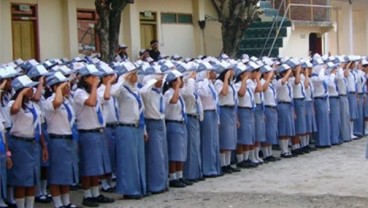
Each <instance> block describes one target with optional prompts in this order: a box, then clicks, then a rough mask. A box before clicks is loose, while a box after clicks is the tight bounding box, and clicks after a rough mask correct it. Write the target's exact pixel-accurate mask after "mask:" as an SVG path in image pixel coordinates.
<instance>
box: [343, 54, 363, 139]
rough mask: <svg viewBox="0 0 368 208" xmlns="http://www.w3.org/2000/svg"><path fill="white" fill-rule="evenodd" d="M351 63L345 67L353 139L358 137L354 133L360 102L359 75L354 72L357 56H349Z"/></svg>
mask: <svg viewBox="0 0 368 208" xmlns="http://www.w3.org/2000/svg"><path fill="white" fill-rule="evenodd" d="M347 59H348V61H349V63H348V64H347V65H346V67H345V72H344V75H345V77H346V78H347V86H348V100H349V112H350V135H351V139H356V138H357V137H356V136H355V135H354V121H355V120H356V119H358V116H359V115H358V110H357V109H358V103H357V77H356V74H355V72H354V68H355V61H356V57H355V56H348V57H347Z"/></svg>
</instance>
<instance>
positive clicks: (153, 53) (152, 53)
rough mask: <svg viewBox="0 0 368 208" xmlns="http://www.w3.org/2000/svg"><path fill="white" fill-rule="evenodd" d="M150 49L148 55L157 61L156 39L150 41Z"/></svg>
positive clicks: (158, 57) (158, 55) (158, 54)
mask: <svg viewBox="0 0 368 208" xmlns="http://www.w3.org/2000/svg"><path fill="white" fill-rule="evenodd" d="M150 44H151V50H149V51H148V53H149V56H150V57H151V58H152V59H153V60H154V61H158V60H159V59H160V54H161V53H160V51H159V42H158V40H152V41H151V43H150Z"/></svg>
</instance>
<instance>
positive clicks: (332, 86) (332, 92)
mask: <svg viewBox="0 0 368 208" xmlns="http://www.w3.org/2000/svg"><path fill="white" fill-rule="evenodd" d="M337 67H338V64H334V63H332V62H328V63H327V79H328V95H329V96H328V99H329V117H330V136H331V139H330V140H331V144H332V145H337V144H341V142H340V138H341V130H340V129H341V116H340V112H341V109H340V97H339V92H338V85H337V78H336V73H337Z"/></svg>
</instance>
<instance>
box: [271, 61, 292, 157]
mask: <svg viewBox="0 0 368 208" xmlns="http://www.w3.org/2000/svg"><path fill="white" fill-rule="evenodd" d="M278 72H279V74H280V78H279V79H278V80H277V83H276V91H277V102H278V103H277V113H278V133H279V146H280V149H281V157H283V158H291V157H293V155H292V154H291V152H290V151H289V148H288V145H289V139H290V138H291V137H292V136H295V125H294V118H293V106H292V102H293V91H292V86H291V83H290V82H289V78H290V76H291V74H292V71H291V69H290V67H289V66H288V65H286V64H282V65H281V66H280V67H279V68H278Z"/></svg>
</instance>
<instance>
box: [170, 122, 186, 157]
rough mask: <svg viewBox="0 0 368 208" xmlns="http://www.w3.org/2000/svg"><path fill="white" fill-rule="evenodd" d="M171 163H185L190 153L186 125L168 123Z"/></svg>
mask: <svg viewBox="0 0 368 208" xmlns="http://www.w3.org/2000/svg"><path fill="white" fill-rule="evenodd" d="M166 131H167V134H166V136H167V143H168V152H169V161H173V162H185V161H186V160H187V151H188V147H187V145H188V132H187V127H186V125H185V124H184V123H177V122H172V121H169V122H168V121H167V122H166Z"/></svg>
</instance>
